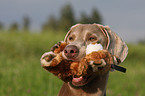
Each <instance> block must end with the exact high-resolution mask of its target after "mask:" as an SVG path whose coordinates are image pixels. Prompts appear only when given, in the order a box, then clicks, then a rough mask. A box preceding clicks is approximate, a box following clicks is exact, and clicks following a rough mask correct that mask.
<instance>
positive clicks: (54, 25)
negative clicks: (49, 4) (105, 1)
mask: <svg viewBox="0 0 145 96" xmlns="http://www.w3.org/2000/svg"><path fill="white" fill-rule="evenodd" d="M76 23H81V24H87V23H98V24H102V18H101V16H100V13H99V12H98V10H97V9H96V8H93V9H92V11H91V14H90V15H87V14H86V13H85V12H81V13H80V19H76V18H75V13H74V10H73V8H72V6H71V4H66V5H64V6H63V7H62V8H61V10H60V16H59V18H56V17H55V16H54V15H53V14H52V15H50V16H49V18H48V19H47V20H46V22H44V23H43V24H42V26H41V31H42V32H48V31H49V30H54V31H57V30H65V31H66V30H68V29H69V28H70V27H71V26H72V25H74V24H76ZM30 24H31V20H30V18H29V17H28V16H24V17H23V19H22V26H21V29H20V25H19V24H18V23H17V22H13V23H12V24H11V25H10V26H9V28H8V30H10V31H17V30H23V31H27V32H28V31H29V30H30ZM0 30H4V24H3V23H1V22H0Z"/></svg>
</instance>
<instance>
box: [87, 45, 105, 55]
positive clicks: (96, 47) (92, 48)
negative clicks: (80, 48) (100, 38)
mask: <svg viewBox="0 0 145 96" xmlns="http://www.w3.org/2000/svg"><path fill="white" fill-rule="evenodd" d="M99 50H103V46H102V45H101V44H97V43H96V44H89V45H88V46H87V48H86V54H90V53H91V52H93V51H99Z"/></svg>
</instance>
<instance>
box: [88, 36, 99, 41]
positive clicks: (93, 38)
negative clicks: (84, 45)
mask: <svg viewBox="0 0 145 96" xmlns="http://www.w3.org/2000/svg"><path fill="white" fill-rule="evenodd" d="M88 40H89V41H95V40H97V37H89V39H88Z"/></svg>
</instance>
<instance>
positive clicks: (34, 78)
mask: <svg viewBox="0 0 145 96" xmlns="http://www.w3.org/2000/svg"><path fill="white" fill-rule="evenodd" d="M64 36H65V34H64V33H63V34H62V33H53V32H49V33H43V34H42V33H41V34H40V33H36V34H34V33H4V32H1V33H0V96H56V95H57V93H58V92H59V90H60V87H61V85H62V83H63V82H62V81H61V80H59V79H58V78H57V77H55V76H53V75H52V74H50V73H48V72H46V71H45V70H44V69H42V68H41V66H40V61H39V60H40V57H41V55H42V54H43V53H44V52H46V51H49V49H50V48H51V47H52V46H53V45H54V44H55V43H57V42H58V41H60V40H63V39H64ZM128 47H129V54H128V57H127V59H126V60H125V61H124V62H123V63H122V64H121V65H122V66H124V67H126V68H127V73H125V74H124V73H120V72H117V71H115V72H111V73H110V77H109V81H108V86H107V95H108V96H143V95H144V94H145V92H144V89H145V83H144V80H145V76H144V75H145V70H144V68H145V64H144V62H145V59H144V57H145V54H144V53H145V45H131V44H128Z"/></svg>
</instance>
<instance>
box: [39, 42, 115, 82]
mask: <svg viewBox="0 0 145 96" xmlns="http://www.w3.org/2000/svg"><path fill="white" fill-rule="evenodd" d="M66 45H67V44H66V43H65V42H61V43H60V44H59V46H58V47H56V48H53V49H54V50H52V51H53V52H49V53H46V54H45V57H43V58H42V60H41V64H42V66H43V68H45V69H46V70H48V71H49V72H51V73H53V74H54V75H56V76H57V77H59V78H60V79H62V80H63V81H65V82H68V81H70V80H71V79H72V77H80V76H85V75H88V74H92V73H96V74H104V73H106V72H108V71H109V70H110V68H111V64H113V58H112V55H111V54H110V53H109V52H108V51H107V50H104V49H103V47H102V45H101V44H97V43H95V44H89V45H88V46H87V48H86V56H85V57H84V58H82V59H81V60H80V61H78V62H75V61H71V60H66V59H64V58H63V56H62V51H63V49H64V48H65V46H66ZM47 54H48V55H47ZM50 54H51V55H50ZM44 65H45V66H44ZM46 65H48V66H46Z"/></svg>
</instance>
